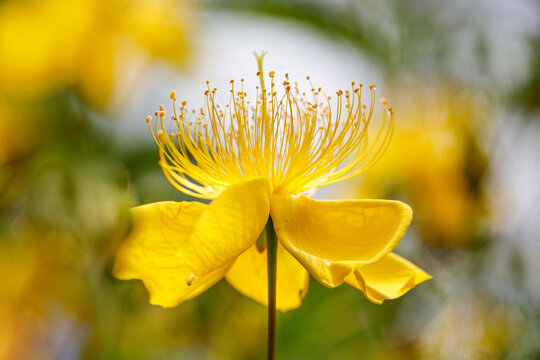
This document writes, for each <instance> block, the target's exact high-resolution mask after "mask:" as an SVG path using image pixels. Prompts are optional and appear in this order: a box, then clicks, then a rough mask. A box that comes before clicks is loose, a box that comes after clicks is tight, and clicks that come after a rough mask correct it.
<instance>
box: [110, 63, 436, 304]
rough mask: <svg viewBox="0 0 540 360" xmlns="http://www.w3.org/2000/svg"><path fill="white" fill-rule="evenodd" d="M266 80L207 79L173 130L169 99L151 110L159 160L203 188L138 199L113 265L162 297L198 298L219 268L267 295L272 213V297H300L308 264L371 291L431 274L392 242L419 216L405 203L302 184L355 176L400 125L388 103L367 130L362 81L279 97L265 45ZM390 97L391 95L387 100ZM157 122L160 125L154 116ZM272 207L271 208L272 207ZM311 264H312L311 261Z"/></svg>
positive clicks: (320, 274) (377, 293)
mask: <svg viewBox="0 0 540 360" xmlns="http://www.w3.org/2000/svg"><path fill="white" fill-rule="evenodd" d="M258 62H259V70H260V71H259V73H258V75H260V82H261V89H260V93H259V90H258V94H257V100H256V102H255V103H253V104H250V102H249V101H248V100H247V98H246V94H245V92H244V89H243V82H242V85H241V88H240V89H235V87H234V82H233V85H232V89H231V92H232V93H233V100H232V102H231V104H230V106H226V107H225V108H221V107H220V106H219V105H216V104H215V103H214V98H215V92H216V89H211V88H210V86H208V90H207V91H206V108H205V109H201V110H200V112H199V113H198V114H197V113H196V112H195V113H193V112H190V111H188V110H187V107H186V103H185V102H182V106H181V107H180V108H179V111H177V108H176V94H175V93H174V92H172V93H171V98H172V100H173V108H174V115H173V116H172V118H173V121H174V122H175V123H176V125H177V126H178V131H177V132H174V133H169V132H167V130H166V128H167V126H166V125H165V123H164V121H165V116H166V115H165V109H164V108H163V107H161V108H160V110H159V111H158V112H156V122H155V127H154V128H153V125H152V123H151V118H150V117H148V118H147V121H148V123H149V124H150V129H151V130H152V134H153V136H154V138H155V140H156V143H157V144H158V146H159V149H160V165H161V167H162V169H163V171H164V173H165V176H166V177H167V179H168V180H169V181H170V183H171V184H172V185H173V186H175V187H176V188H177V189H178V190H180V191H182V192H184V193H186V194H189V195H192V196H195V197H199V198H204V199H214V200H213V202H212V203H211V204H210V205H205V204H202V203H199V202H159V203H153V204H147V205H142V206H138V207H136V208H134V209H133V216H134V228H133V231H132V232H131V234H130V236H129V237H128V239H127V240H126V241H125V242H124V243H123V245H122V246H121V247H120V249H119V251H118V253H117V258H116V264H115V275H116V276H117V277H118V278H120V279H141V280H142V281H143V282H144V284H145V286H146V287H147V289H148V291H149V292H150V295H151V297H150V302H151V303H153V304H159V305H162V306H165V307H171V306H176V305H178V304H180V303H181V302H182V301H184V300H187V299H191V298H193V297H195V296H197V295H199V294H200V293H202V292H203V291H205V290H206V289H208V288H209V287H210V286H212V285H213V284H214V283H216V282H217V281H219V280H220V279H221V278H223V277H226V279H227V280H228V282H229V283H230V284H231V285H232V286H233V287H235V288H236V289H238V290H239V291H240V292H241V293H242V294H244V295H246V296H249V297H251V298H253V299H255V300H256V301H259V302H260V303H262V304H266V303H267V294H268V289H267V287H266V284H267V271H266V267H267V257H266V252H267V249H266V246H265V239H264V236H261V237H260V234H261V233H263V229H264V228H265V225H266V224H267V222H268V223H269V224H270V225H269V226H272V223H273V229H275V232H276V234H277V237H278V239H279V243H278V245H277V246H278V248H277V308H278V309H280V310H282V311H285V310H289V309H294V308H296V307H298V306H300V304H301V301H302V299H303V297H304V296H305V294H306V292H307V287H308V278H309V275H308V272H309V274H311V275H312V276H313V277H314V278H315V279H317V280H318V281H319V282H320V283H322V284H323V285H325V286H327V287H330V288H333V287H336V286H339V285H341V284H343V283H344V282H347V283H349V284H351V285H353V286H355V287H357V288H358V289H360V290H361V291H363V292H364V294H365V295H366V297H367V298H368V299H369V300H371V301H373V302H376V303H381V302H382V301H383V300H385V299H393V298H396V297H399V296H401V295H402V294H404V293H405V292H407V291H408V290H409V289H411V288H412V287H414V286H415V285H417V284H418V283H421V282H422V281H425V280H427V279H429V278H430V276H429V275H428V274H426V273H425V272H424V271H422V270H421V269H419V268H418V267H416V266H415V265H413V264H412V263H410V262H408V261H407V260H405V259H403V258H401V257H399V256H398V255H396V254H393V253H391V251H392V250H393V249H394V248H395V247H396V246H397V244H398V243H399V241H400V240H401V238H402V237H403V235H404V234H405V231H406V229H407V227H408V225H409V223H410V221H411V219H412V210H411V208H410V207H409V206H407V205H406V204H403V203H401V202H399V201H389V200H347V201H316V200H313V199H310V198H308V197H305V196H303V195H302V194H308V193H310V192H312V191H313V190H315V189H316V188H318V187H320V186H323V185H326V184H332V183H336V182H339V181H342V180H344V179H347V178H350V177H353V176H355V175H357V174H359V173H360V172H362V171H364V170H365V169H366V168H367V167H368V166H370V164H371V163H372V162H373V161H375V160H376V159H377V158H378V157H379V156H380V154H381V153H382V152H383V151H384V149H385V147H386V145H387V143H388V140H389V139H390V134H391V129H392V126H393V118H392V110H391V108H389V109H386V105H385V111H384V118H383V125H382V126H381V130H380V132H379V133H378V134H376V135H375V136H374V137H373V138H370V137H368V128H369V126H370V123H371V119H372V115H373V111H374V103H375V92H374V86H373V85H370V86H369V91H370V100H371V101H370V106H369V107H365V106H364V105H363V104H362V100H361V88H362V85H360V86H359V87H355V84H354V83H353V84H352V88H351V92H349V91H346V92H343V91H339V92H338V93H337V108H336V109H335V112H332V111H334V110H331V109H330V98H328V97H327V96H326V95H325V94H324V93H323V92H322V91H321V89H319V90H315V89H313V90H312V97H313V99H312V101H311V102H310V101H308V98H307V97H306V95H305V94H300V92H299V91H298V89H296V91H294V90H291V86H290V83H289V79H288V75H287V74H286V79H285V81H284V82H283V85H284V90H285V94H284V95H283V97H278V96H277V92H276V84H275V82H274V76H275V75H274V72H270V81H271V85H270V90H269V91H267V88H266V87H265V84H264V82H265V79H264V75H263V73H262V56H259V57H258ZM383 103H384V104H385V102H384V101H383ZM158 123H159V124H160V127H158ZM269 217H270V218H269ZM306 270H307V271H306Z"/></svg>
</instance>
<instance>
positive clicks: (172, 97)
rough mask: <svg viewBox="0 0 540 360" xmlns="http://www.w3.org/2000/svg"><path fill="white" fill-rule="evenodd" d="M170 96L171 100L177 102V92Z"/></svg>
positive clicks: (172, 92)
mask: <svg viewBox="0 0 540 360" xmlns="http://www.w3.org/2000/svg"><path fill="white" fill-rule="evenodd" d="M169 96H170V98H171V100H174V101H176V91H174V90H173V91H171V95H169Z"/></svg>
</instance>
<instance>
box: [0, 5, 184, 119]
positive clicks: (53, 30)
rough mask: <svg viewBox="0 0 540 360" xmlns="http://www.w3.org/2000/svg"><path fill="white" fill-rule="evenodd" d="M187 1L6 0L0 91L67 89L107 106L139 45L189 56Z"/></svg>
mask: <svg viewBox="0 0 540 360" xmlns="http://www.w3.org/2000/svg"><path fill="white" fill-rule="evenodd" d="M186 8H187V7H186V4H185V2H184V1H173V0H153V1H144V0H130V1H128V0H42V1H30V0H23V1H20V0H17V1H14V0H8V1H3V2H1V3H0V53H1V54H2V56H1V57H0V96H2V98H3V99H6V97H8V98H32V97H41V96H46V95H47V94H50V93H51V92H55V91H58V90H61V89H66V88H67V89H71V90H76V91H78V92H79V93H80V94H81V96H82V97H83V99H85V101H87V102H88V103H90V104H91V105H93V106H97V107H100V108H102V107H104V106H105V105H107V103H108V100H109V98H110V95H111V93H112V91H113V85H114V84H115V80H117V78H116V77H117V75H118V74H117V70H118V69H121V66H120V65H122V63H123V62H125V60H126V59H129V58H130V57H132V56H133V55H134V54H139V55H141V53H136V49H137V48H139V49H146V51H148V53H149V54H151V55H153V56H156V57H159V58H163V59H167V60H171V61H176V62H178V61H181V62H183V61H185V60H186V58H187V51H186V49H187V45H188V44H187V36H186V35H187V34H189V31H188V29H189V18H188V17H187V16H186V14H185V10H186ZM134 45H135V46H134Z"/></svg>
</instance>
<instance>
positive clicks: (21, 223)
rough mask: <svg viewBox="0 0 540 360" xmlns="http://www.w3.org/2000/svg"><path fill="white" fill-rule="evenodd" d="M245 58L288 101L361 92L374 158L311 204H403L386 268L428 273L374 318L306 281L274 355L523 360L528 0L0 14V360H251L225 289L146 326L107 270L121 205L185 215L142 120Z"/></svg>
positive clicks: (537, 123)
mask: <svg viewBox="0 0 540 360" xmlns="http://www.w3.org/2000/svg"><path fill="white" fill-rule="evenodd" d="M260 50H267V51H268V55H267V57H266V59H265V61H266V66H267V69H268V70H275V71H276V73H277V75H278V77H279V76H283V74H284V73H285V72H288V73H290V74H291V77H292V78H293V79H297V80H298V81H299V83H300V87H303V86H304V87H308V86H309V85H308V84H305V81H304V79H305V76H306V75H310V76H311V78H312V80H313V82H314V84H315V85H316V86H322V87H323V88H324V89H325V90H326V92H328V93H330V94H331V93H333V92H335V91H336V90H338V89H340V88H346V87H348V85H349V84H350V81H351V80H354V81H357V82H364V83H376V84H377V91H378V96H384V97H386V98H387V99H388V101H389V103H390V104H391V105H392V106H393V107H394V109H395V114H396V115H395V120H396V129H395V133H394V138H393V141H392V143H391V145H390V148H389V149H388V151H387V152H386V154H385V155H384V156H383V158H382V159H381V160H380V161H379V162H378V163H377V164H376V165H375V166H374V167H373V168H371V169H370V170H369V171H367V172H366V173H364V174H363V175H361V176H359V177H358V178H356V179H353V180H350V181H347V182H346V183H341V184H337V185H336V186H332V187H328V188H324V189H321V190H320V191H319V192H318V193H317V194H315V197H317V198H322V199H324V198H390V199H400V200H403V201H405V202H407V203H409V204H410V205H411V206H412V207H413V209H414V211H415V218H414V221H413V224H412V226H411V227H410V229H409V231H408V233H407V235H406V236H405V238H404V239H403V241H402V243H401V245H400V246H399V247H398V249H397V252H398V253H400V254H402V255H404V256H406V257H407V258H409V259H411V260H413V261H414V262H415V263H416V264H418V265H420V266H421V267H423V268H424V269H426V270H427V271H428V272H429V273H431V274H432V275H433V280H430V281H428V282H426V283H424V284H422V285H420V286H418V287H417V288H416V289H414V290H412V291H411V292H409V293H408V294H406V295H405V296H404V297H403V298H401V299H398V300H393V301H387V302H385V303H384V304H383V305H382V306H379V305H374V304H372V303H369V302H368V301H367V300H365V299H364V298H363V296H362V294H361V293H359V292H358V291H357V290H355V289H353V288H351V287H348V286H346V285H344V286H342V287H340V288H337V289H333V290H329V289H326V288H324V287H323V286H321V285H319V284H318V283H316V282H315V281H311V283H310V289H309V292H308V294H307V297H306V298H305V300H304V304H303V305H302V307H301V308H299V309H297V310H294V311H290V312H287V313H280V314H278V335H277V352H278V358H279V359H366V360H370V359H373V360H375V359H377V360H378V359H540V342H538V339H540V278H539V276H538V274H540V262H539V261H538V258H539V257H540V235H539V234H540V221H539V220H540V205H539V204H540V185H539V184H540V160H539V159H540V5H539V3H538V2H537V1H534V0H481V1H467V0H458V1H451V2H450V1H442V0H441V1H433V0H414V1H413V0H406V1H403V0H339V1H331V0H314V1H309V0H271V1H264V0H233V1H225V0H221V1H220V0H209V1H204V2H188V1H184V0H132V1H130V0H1V1H0V359H2V360H3V359H10V360H11V359H23V360H24V359H59V360H69V359H204V360H206V359H208V360H211V359H212V360H213V359H262V358H264V354H265V346H266V309H265V308H264V307H262V306H261V305H259V304H258V303H255V302H254V301H252V300H250V299H248V298H245V297H243V296H242V295H240V294H239V293H237V292H236V291H234V290H233V289H232V288H231V287H230V286H229V285H228V284H227V283H225V282H224V281H222V282H220V283H219V284H217V285H216V286H214V287H213V288H212V289H211V290H209V291H208V292H206V293H205V294H203V295H201V296H199V297H198V298H196V299H195V300H192V301H188V302H187V303H185V304H183V305H181V306H180V307H177V308H174V309H166V310H164V309H162V308H160V307H157V306H152V305H149V304H148V295H147V292H146V290H145V289H144V287H143V286H142V284H141V283H140V282H138V281H118V280H116V279H114V278H113V277H112V275H111V265H112V262H113V259H114V251H115V248H116V247H117V246H118V244H119V242H120V241H121V240H122V238H123V237H124V236H125V235H126V234H127V232H128V231H129V228H130V217H129V212H128V209H129V207H131V206H134V205H138V204H142V203H147V202H153V201H160V200H176V201H181V200H186V199H187V198H186V197H185V196H183V195H182V194H180V193H178V192H177V191H176V190H174V189H173V187H172V186H170V185H169V184H168V183H167V181H166V180H165V178H164V177H163V175H162V173H161V170H160V168H159V166H158V165H157V160H158V154H157V151H156V148H155V146H154V144H153V143H152V139H151V136H150V135H149V134H148V132H147V130H148V129H147V125H146V123H145V121H144V119H145V117H146V115H148V114H151V113H153V112H154V110H155V109H156V107H158V106H159V105H160V104H164V105H166V106H167V105H169V104H168V101H169V98H168V94H169V92H170V91H171V90H172V89H175V90H176V91H177V94H178V97H179V98H184V99H187V100H188V102H189V103H191V104H198V103H200V102H201V101H203V95H202V92H203V91H204V89H205V83H204V82H205V80H207V79H208V80H210V81H211V82H212V84H213V85H215V86H216V87H218V88H220V89H221V93H222V96H223V98H222V99H223V101H224V102H226V101H227V99H228V98H227V94H228V83H229V79H240V78H245V79H246V83H247V85H248V86H246V88H247V89H248V93H249V88H250V87H253V88H254V86H255V84H256V77H255V72H256V66H255V60H254V58H253V56H252V55H251V52H252V51H260ZM303 81H304V82H303ZM252 93H253V91H252Z"/></svg>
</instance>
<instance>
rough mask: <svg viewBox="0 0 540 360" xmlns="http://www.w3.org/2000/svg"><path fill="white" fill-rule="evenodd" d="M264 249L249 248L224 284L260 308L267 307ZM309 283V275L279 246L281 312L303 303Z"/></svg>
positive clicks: (277, 295)
mask: <svg viewBox="0 0 540 360" xmlns="http://www.w3.org/2000/svg"><path fill="white" fill-rule="evenodd" d="M266 258H267V253H266V249H265V250H264V251H262V252H259V250H257V247H256V246H252V247H250V248H249V250H248V251H246V252H245V253H244V254H242V255H240V257H239V258H238V259H237V260H236V262H235V263H234V265H233V266H232V267H231V269H230V270H229V272H228V273H227V276H226V279H227V281H228V282H229V283H230V284H231V285H232V286H233V287H234V288H235V289H236V290H238V291H239V292H240V293H242V294H243V295H245V296H247V297H250V298H252V299H253V300H255V301H258V302H259V303H261V304H263V305H265V306H266V305H267V304H268V287H267V284H268V269H267V261H266ZM308 284H309V274H308V272H307V271H306V270H305V269H304V268H303V267H302V265H300V263H298V261H297V260H296V259H295V258H294V257H293V256H292V255H291V254H289V253H288V252H287V250H285V249H284V248H283V246H281V245H280V244H278V250H277V281H276V307H277V309H278V310H280V311H287V310H292V309H296V308H297V307H299V306H300V305H301V304H302V299H303V298H304V296H305V295H306V293H307V289H308Z"/></svg>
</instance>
